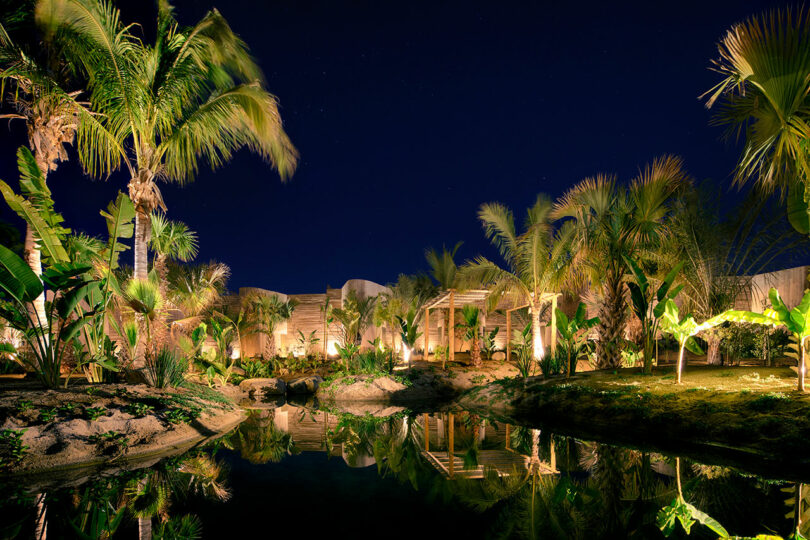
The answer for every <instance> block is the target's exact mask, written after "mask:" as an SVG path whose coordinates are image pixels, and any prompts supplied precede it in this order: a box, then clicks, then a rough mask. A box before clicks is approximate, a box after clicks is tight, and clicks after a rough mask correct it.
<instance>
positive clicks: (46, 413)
mask: <svg viewBox="0 0 810 540" xmlns="http://www.w3.org/2000/svg"><path fill="white" fill-rule="evenodd" d="M58 414H59V411H58V410H57V409H56V407H49V408H47V409H40V410H39V421H40V422H45V423H49V422H53V421H54V420H55V419H56V416H57V415H58Z"/></svg>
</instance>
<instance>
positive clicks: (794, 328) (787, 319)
mask: <svg viewBox="0 0 810 540" xmlns="http://www.w3.org/2000/svg"><path fill="white" fill-rule="evenodd" d="M768 297H769V298H770V301H771V306H772V307H771V308H769V309H766V310H765V311H764V312H763V313H754V312H752V311H741V310H730V311H726V312H725V313H723V314H722V315H718V316H722V317H725V320H728V321H734V322H747V323H752V324H761V325H765V326H771V327H779V326H782V327H784V328H785V329H787V331H788V332H791V333H792V334H793V335H794V336H795V337H796V340H797V341H798V342H799V352H800V355H799V370H798V371H799V377H798V390H799V392H804V377H805V373H806V371H807V364H806V362H805V356H806V351H805V349H806V346H805V345H806V343H805V342H806V341H807V338H808V337H810V290H808V291H805V293H804V296H803V297H802V300H801V302H799V305H798V306H796V307H795V308H793V309H788V307H787V306H786V305H785V303H784V302H783V301H782V298H781V297H780V296H779V291H777V290H776V289H774V288H771V290H770V291H768Z"/></svg>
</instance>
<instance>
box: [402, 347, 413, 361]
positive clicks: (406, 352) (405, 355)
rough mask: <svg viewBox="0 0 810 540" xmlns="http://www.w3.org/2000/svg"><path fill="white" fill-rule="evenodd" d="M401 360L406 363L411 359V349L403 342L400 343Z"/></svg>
mask: <svg viewBox="0 0 810 540" xmlns="http://www.w3.org/2000/svg"><path fill="white" fill-rule="evenodd" d="M402 360H403V361H404V362H405V363H406V364H407V363H408V362H409V361H410V360H411V349H410V348H409V347H407V346H406V345H405V344H403V345H402Z"/></svg>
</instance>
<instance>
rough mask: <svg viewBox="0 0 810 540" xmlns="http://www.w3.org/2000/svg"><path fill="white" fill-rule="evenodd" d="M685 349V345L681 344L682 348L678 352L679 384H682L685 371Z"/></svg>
mask: <svg viewBox="0 0 810 540" xmlns="http://www.w3.org/2000/svg"><path fill="white" fill-rule="evenodd" d="M683 349H684V345H683V344H681V350H680V351H679V352H678V384H681V374H682V373H683Z"/></svg>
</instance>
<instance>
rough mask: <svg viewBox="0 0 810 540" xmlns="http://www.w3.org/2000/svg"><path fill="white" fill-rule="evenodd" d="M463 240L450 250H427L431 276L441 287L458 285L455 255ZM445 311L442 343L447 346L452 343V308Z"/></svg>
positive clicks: (445, 288)
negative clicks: (449, 327) (450, 332)
mask: <svg viewBox="0 0 810 540" xmlns="http://www.w3.org/2000/svg"><path fill="white" fill-rule="evenodd" d="M462 243H463V242H456V245H455V246H453V249H450V250H448V249H447V248H446V247H445V246H442V251H441V253H439V252H438V251H436V250H435V249H434V248H430V249H428V250H427V251H425V259H426V260H427V263H428V265H429V266H430V276H431V277H432V278H433V279H434V280H435V281H436V284H437V285H438V286H439V289H441V290H442V291H446V290H448V289H453V288H455V286H456V274H457V272H458V265H456V261H455V257H456V253H457V252H458V249H459V248H460V247H461V244H462ZM443 311H444V327H443V328H444V335H443V336H442V344H443V345H444V346H445V347H447V346H448V345H449V344H450V334H449V332H448V330H450V331H452V329H448V326H450V310H449V309H446V310H443Z"/></svg>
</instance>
